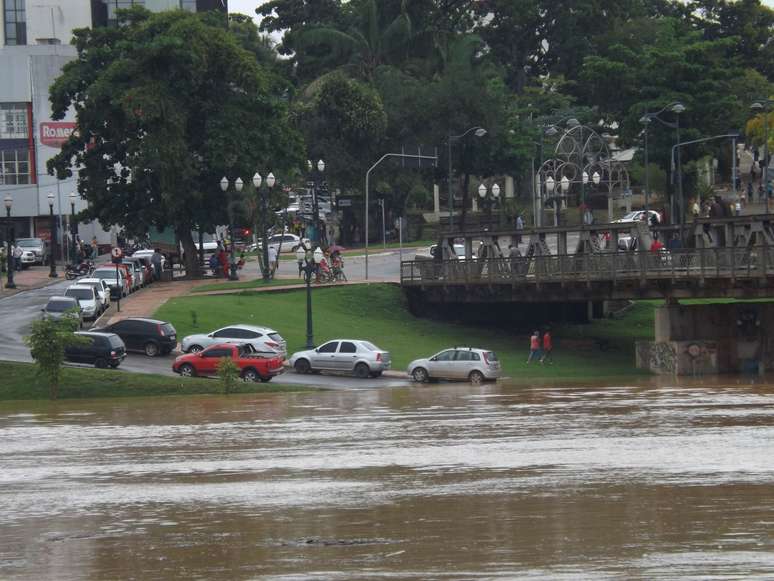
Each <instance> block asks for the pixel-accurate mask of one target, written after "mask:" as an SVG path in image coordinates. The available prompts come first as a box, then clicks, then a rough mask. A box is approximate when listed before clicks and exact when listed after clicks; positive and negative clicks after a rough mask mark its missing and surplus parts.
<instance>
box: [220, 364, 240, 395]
mask: <svg viewBox="0 0 774 581" xmlns="http://www.w3.org/2000/svg"><path fill="white" fill-rule="evenodd" d="M217 372H218V379H220V385H221V389H222V390H223V393H225V394H226V395H228V394H229V393H231V392H232V391H234V389H235V388H236V384H237V381H238V380H239V367H237V364H236V363H234V360H233V359H231V357H222V358H221V359H220V361H218V366H217Z"/></svg>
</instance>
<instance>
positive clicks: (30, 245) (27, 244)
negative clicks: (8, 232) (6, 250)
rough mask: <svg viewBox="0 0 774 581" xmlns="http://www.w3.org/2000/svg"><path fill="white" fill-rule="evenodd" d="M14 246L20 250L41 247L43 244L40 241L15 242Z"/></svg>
mask: <svg viewBox="0 0 774 581" xmlns="http://www.w3.org/2000/svg"><path fill="white" fill-rule="evenodd" d="M16 245H17V246H21V247H22V248H34V247H36V246H43V242H42V241H41V240H17V241H16Z"/></svg>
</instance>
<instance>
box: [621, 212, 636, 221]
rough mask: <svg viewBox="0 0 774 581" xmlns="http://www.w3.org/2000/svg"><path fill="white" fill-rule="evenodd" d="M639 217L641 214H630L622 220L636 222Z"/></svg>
mask: <svg viewBox="0 0 774 581" xmlns="http://www.w3.org/2000/svg"><path fill="white" fill-rule="evenodd" d="M639 215H640V213H639V212H629V213H628V214H626V216H624V217H623V218H621V220H636V219H637V218H638V217H639Z"/></svg>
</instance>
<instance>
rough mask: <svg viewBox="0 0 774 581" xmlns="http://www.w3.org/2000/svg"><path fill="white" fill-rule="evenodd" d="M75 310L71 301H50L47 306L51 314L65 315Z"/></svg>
mask: <svg viewBox="0 0 774 581" xmlns="http://www.w3.org/2000/svg"><path fill="white" fill-rule="evenodd" d="M73 308H75V305H73V303H71V302H70V301H49V302H48V304H47V305H46V310H47V311H49V312H51V313H64V312H65V311H69V310H70V309H73Z"/></svg>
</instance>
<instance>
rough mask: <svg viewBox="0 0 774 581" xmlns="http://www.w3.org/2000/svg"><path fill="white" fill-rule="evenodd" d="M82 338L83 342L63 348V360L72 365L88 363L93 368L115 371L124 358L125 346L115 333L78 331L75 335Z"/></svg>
mask: <svg viewBox="0 0 774 581" xmlns="http://www.w3.org/2000/svg"><path fill="white" fill-rule="evenodd" d="M75 334H76V335H78V336H80V337H84V339H85V340H84V342H82V343H80V344H78V345H69V346H67V347H65V359H67V360H68V361H72V362H74V363H89V364H91V365H94V367H99V368H100V369H104V368H106V367H112V368H113V369H115V368H116V367H118V366H119V365H121V362H122V361H123V360H124V358H125V357H126V346H125V345H124V342H123V341H122V340H121V337H119V336H118V335H116V334H115V333H98V332H95V331H80V332H77V333H75Z"/></svg>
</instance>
